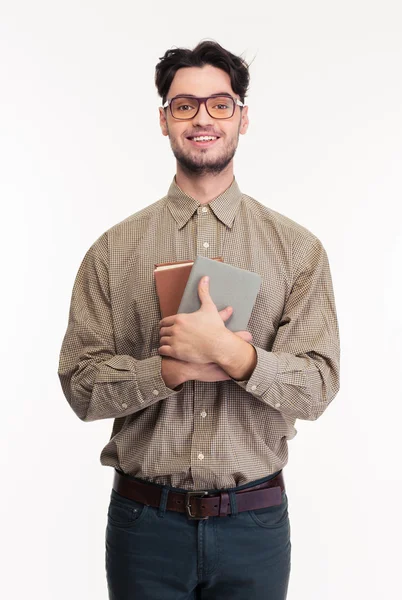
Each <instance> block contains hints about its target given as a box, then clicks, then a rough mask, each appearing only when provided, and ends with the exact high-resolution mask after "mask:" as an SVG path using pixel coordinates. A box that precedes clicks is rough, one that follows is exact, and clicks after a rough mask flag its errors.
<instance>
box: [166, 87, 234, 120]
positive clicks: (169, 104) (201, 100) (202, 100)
mask: <svg viewBox="0 0 402 600" xmlns="http://www.w3.org/2000/svg"><path fill="white" fill-rule="evenodd" d="M176 98H189V99H191V100H197V101H198V108H197V111H196V113H195V114H194V115H192V116H191V117H184V118H178V117H175V116H174V115H173V111H172V102H173V100H176ZM210 98H230V99H231V100H233V112H232V114H231V115H230V117H213V116H212V115H211V113H210V112H209V110H208V107H207V100H209V99H210ZM201 104H205V110H206V111H207V113H208V114H209V116H210V117H211V118H212V119H217V120H218V121H224V120H225V119H231V118H232V117H233V115H234V113H235V110H236V106H240V110H241V109H242V108H243V107H244V106H245V104H244V103H243V102H242V101H241V100H239V99H238V98H233V96H232V95H231V94H212V96H205V97H203V98H201V97H198V96H191V95H189V94H177V96H173V98H169V99H167V100H166V102H165V103H164V104H162V108H164V109H165V110H166V109H167V108H168V107H169V109H170V114H171V115H172V118H173V119H176V121H191V119H194V117H196V116H197V115H198V112H199V110H200V106H201Z"/></svg>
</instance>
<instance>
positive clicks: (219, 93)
mask: <svg viewBox="0 0 402 600" xmlns="http://www.w3.org/2000/svg"><path fill="white" fill-rule="evenodd" d="M223 94H228V95H229V96H231V95H232V94H231V93H230V92H214V93H213V94H210V96H220V95H223ZM175 95H176V96H189V97H190V98H200V97H201V96H196V95H195V94H186V93H185V92H183V93H182V94H175ZM207 98H209V96H207Z"/></svg>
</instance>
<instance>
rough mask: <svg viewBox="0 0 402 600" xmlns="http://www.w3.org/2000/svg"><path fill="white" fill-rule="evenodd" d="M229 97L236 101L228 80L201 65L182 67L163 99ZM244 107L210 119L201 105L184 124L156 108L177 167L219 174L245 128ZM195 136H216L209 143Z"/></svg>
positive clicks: (231, 156)
mask: <svg viewBox="0 0 402 600" xmlns="http://www.w3.org/2000/svg"><path fill="white" fill-rule="evenodd" d="M222 93H226V94H230V95H231V96H233V98H238V95H237V94H235V93H234V91H233V90H232V87H231V84H230V77H229V75H228V74H227V73H226V72H225V71H222V69H218V68H216V67H213V66H212V65H205V66H203V67H185V68H182V69H179V70H178V71H177V73H176V74H175V76H174V78H173V81H172V84H171V86H170V89H169V92H168V95H167V98H168V99H170V98H173V97H174V96H177V95H179V94H189V95H192V96H197V97H206V96H211V95H213V94H222ZM247 112H248V107H247V106H245V107H244V108H242V109H241V108H240V107H239V106H237V105H236V108H235V112H234V114H233V116H232V117H231V118H230V119H214V118H213V117H211V116H210V115H209V114H208V112H207V110H206V107H205V104H203V103H201V105H200V109H199V111H198V114H197V115H196V116H195V117H193V118H192V119H190V120H188V121H180V120H178V119H175V118H174V117H173V116H172V114H171V112H170V108H167V109H163V108H160V109H159V113H160V126H161V130H162V133H163V135H166V136H169V140H170V145H171V147H172V151H173V154H174V156H175V157H176V160H177V162H178V165H180V167H181V168H182V169H183V170H184V171H185V172H186V173H188V174H196V175H204V174H218V173H220V172H222V171H223V170H224V169H225V168H226V167H227V166H228V165H229V164H230V163H231V161H232V159H233V156H234V154H235V152H236V148H237V144H238V142H239V134H240V133H241V134H244V133H246V131H247V127H248V115H247ZM197 136H213V137H216V139H215V140H212V141H202V140H200V141H197V140H194V139H193V138H194V137H197Z"/></svg>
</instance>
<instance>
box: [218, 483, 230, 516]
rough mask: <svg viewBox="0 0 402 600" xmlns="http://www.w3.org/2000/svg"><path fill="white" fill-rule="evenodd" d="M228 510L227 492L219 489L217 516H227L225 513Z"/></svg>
mask: <svg viewBox="0 0 402 600" xmlns="http://www.w3.org/2000/svg"><path fill="white" fill-rule="evenodd" d="M228 511H229V494H228V492H227V491H226V490H225V491H221V501H220V506H219V516H220V517H227V515H228V514H229V513H228Z"/></svg>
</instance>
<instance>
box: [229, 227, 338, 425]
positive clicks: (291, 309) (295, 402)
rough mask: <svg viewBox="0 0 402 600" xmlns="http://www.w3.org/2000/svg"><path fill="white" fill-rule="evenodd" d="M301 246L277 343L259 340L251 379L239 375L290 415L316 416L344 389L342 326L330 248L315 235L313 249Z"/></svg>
mask: <svg viewBox="0 0 402 600" xmlns="http://www.w3.org/2000/svg"><path fill="white" fill-rule="evenodd" d="M296 250H297V252H295V253H296V255H297V256H298V257H299V260H298V265H297V266H296V268H295V273H294V276H293V285H292V288H291V292H290V294H289V297H288V299H287V301H286V303H285V306H284V310H283V314H282V318H281V320H280V322H279V326H278V330H277V333H276V336H275V340H274V343H273V345H272V348H271V350H270V351H267V350H266V349H263V348H258V347H256V346H254V348H255V350H256V352H257V364H256V367H255V369H254V371H253V372H252V374H251V376H250V378H249V379H248V380H247V381H236V380H234V381H236V383H237V384H238V385H239V386H240V387H242V388H243V389H245V390H246V391H247V392H250V394H252V395H253V396H254V397H255V398H258V399H260V400H261V401H262V402H265V403H266V404H268V405H269V406H271V407H272V408H275V409H276V410H279V411H281V412H283V413H284V414H285V415H288V416H290V417H292V418H295V419H306V420H316V419H317V418H318V417H319V416H320V415H321V414H322V413H323V412H324V410H325V409H326V408H327V406H328V405H329V403H330V402H331V400H333V398H334V397H335V395H336V394H337V392H338V391H339V371H340V343H339V328H338V321H337V316H336V308H335V299H334V293H333V286H332V279H331V273H330V267H329V263H328V257H327V254H326V251H325V249H324V248H323V246H322V244H321V242H320V241H319V240H318V239H317V238H315V239H314V242H313V243H312V244H310V246H309V248H308V249H306V248H305V247H304V248H302V247H300V248H296ZM253 345H254V344H253Z"/></svg>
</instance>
